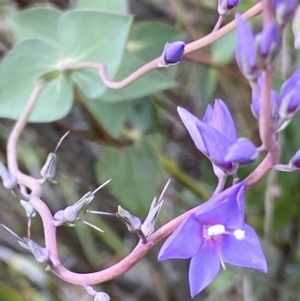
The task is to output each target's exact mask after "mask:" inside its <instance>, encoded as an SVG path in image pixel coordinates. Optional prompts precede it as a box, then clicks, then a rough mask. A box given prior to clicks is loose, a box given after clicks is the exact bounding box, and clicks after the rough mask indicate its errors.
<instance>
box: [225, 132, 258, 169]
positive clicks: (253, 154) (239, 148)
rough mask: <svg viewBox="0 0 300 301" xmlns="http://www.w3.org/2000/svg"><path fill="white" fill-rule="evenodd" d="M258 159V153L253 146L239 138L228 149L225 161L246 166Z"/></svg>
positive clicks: (247, 140) (246, 140)
mask: <svg viewBox="0 0 300 301" xmlns="http://www.w3.org/2000/svg"><path fill="white" fill-rule="evenodd" d="M257 157H258V151H257V149H256V147H255V145H254V144H253V143H252V141H250V140H249V139H246V138H243V137H242V138H239V139H237V141H236V142H235V143H234V144H233V145H231V146H230V147H229V149H228V152H227V155H226V156H225V160H226V161H229V162H236V163H238V164H248V163H251V162H253V161H254V160H255V159H256V158H257Z"/></svg>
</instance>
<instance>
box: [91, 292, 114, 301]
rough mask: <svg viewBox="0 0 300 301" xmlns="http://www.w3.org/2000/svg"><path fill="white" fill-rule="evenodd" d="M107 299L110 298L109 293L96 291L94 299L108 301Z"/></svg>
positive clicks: (95, 300)
mask: <svg viewBox="0 0 300 301" xmlns="http://www.w3.org/2000/svg"><path fill="white" fill-rule="evenodd" d="M109 300H110V297H109V295H108V294H106V293H103V292H98V293H97V294H96V295H95V297H94V301H109Z"/></svg>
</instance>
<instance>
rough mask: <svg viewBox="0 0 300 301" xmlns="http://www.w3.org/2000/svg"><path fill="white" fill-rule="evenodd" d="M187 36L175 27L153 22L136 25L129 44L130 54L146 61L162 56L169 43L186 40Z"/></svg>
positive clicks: (137, 23) (141, 22)
mask: <svg viewBox="0 0 300 301" xmlns="http://www.w3.org/2000/svg"><path fill="white" fill-rule="evenodd" d="M186 38H187V34H186V33H185V32H183V31H179V30H177V29H175V28H174V27H172V26H170V25H167V24H164V23H161V22H152V21H140V22H136V23H134V25H133V26H132V30H131V33H130V37H129V40H128V43H127V48H128V50H129V51H130V52H132V53H134V54H136V55H137V56H138V57H139V58H141V59H142V60H145V61H150V60H153V59H154V58H156V57H158V56H160V55H161V54H162V52H163V49H164V46H165V44H166V43H167V42H174V41H180V40H185V39H186Z"/></svg>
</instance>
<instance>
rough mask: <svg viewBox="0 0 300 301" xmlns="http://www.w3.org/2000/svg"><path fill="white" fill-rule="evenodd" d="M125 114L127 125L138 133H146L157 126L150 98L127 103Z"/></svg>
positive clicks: (154, 109)
mask: <svg viewBox="0 0 300 301" xmlns="http://www.w3.org/2000/svg"><path fill="white" fill-rule="evenodd" d="M129 104H130V107H129V111H128V114H127V116H128V117H127V119H128V122H129V124H130V125H131V126H132V127H133V128H134V129H136V130H137V131H139V132H147V131H149V130H151V129H153V128H154V127H155V125H156V124H157V120H158V117H157V111H156V108H155V106H154V105H153V102H152V99H151V98H150V97H143V98H141V99H135V100H133V101H131V102H129Z"/></svg>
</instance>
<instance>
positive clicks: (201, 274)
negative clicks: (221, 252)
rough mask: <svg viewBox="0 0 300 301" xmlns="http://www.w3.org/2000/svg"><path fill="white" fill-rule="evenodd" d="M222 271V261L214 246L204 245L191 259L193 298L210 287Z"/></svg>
mask: <svg viewBox="0 0 300 301" xmlns="http://www.w3.org/2000/svg"><path fill="white" fill-rule="evenodd" d="M219 270H220V260H219V257H218V254H217V251H216V249H215V248H214V246H213V245H209V244H204V245H203V246H202V247H201V249H200V251H199V253H198V254H197V255H196V256H195V257H193V258H192V259H191V262H190V268H189V283H190V292H191V296H192V298H193V297H195V296H196V295H197V294H198V293H199V292H200V291H202V290H203V289H204V288H205V287H206V286H208V285H209V284H210V283H211V282H212V280H213V279H214V278H215V276H216V275H217V274H218V272H219Z"/></svg>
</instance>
